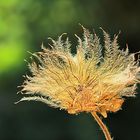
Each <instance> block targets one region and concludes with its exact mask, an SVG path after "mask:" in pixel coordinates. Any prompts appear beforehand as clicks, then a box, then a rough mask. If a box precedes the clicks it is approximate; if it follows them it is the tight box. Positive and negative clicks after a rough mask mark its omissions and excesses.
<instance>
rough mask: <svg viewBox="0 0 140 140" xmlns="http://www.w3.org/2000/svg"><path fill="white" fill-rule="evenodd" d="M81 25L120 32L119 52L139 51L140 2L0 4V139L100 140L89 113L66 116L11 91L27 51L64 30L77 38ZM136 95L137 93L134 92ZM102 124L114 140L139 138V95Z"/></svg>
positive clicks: (12, 0)
mask: <svg viewBox="0 0 140 140" xmlns="http://www.w3.org/2000/svg"><path fill="white" fill-rule="evenodd" d="M79 23H81V24H82V25H84V26H85V27H86V28H89V29H90V30H91V31H92V29H93V28H94V29H95V30H96V32H97V33H98V34H99V35H101V30H99V27H102V28H103V29H105V30H106V31H107V32H109V33H110V34H111V36H112V37H113V34H115V33H118V32H119V30H121V32H122V33H121V35H120V38H119V42H120V45H121V48H125V47H126V43H127V44H128V45H129V49H130V52H131V53H132V52H136V51H139V50H140V47H139V46H140V2H139V0H137V1H136V0H133V1H132V0H131V1H130V0H23V1H21V0H0V140H104V139H105V138H104V136H103V134H102V132H101V131H100V128H99V127H98V125H97V124H96V122H95V121H94V119H93V118H92V117H91V115H90V114H86V113H81V114H79V115H69V114H67V113H66V112H65V111H60V110H58V109H53V108H50V107H48V106H47V105H45V104H43V103H39V102H22V103H20V104H17V105H14V102H16V101H18V100H19V99H20V98H21V95H17V94H16V92H17V91H18V90H19V89H17V86H18V85H21V84H22V82H23V80H24V79H23V78H22V75H24V74H28V73H29V71H28V69H27V64H26V62H24V61H23V60H24V59H27V60H29V57H30V54H28V53H27V51H30V52H35V51H39V50H40V46H41V43H42V42H43V43H44V44H45V45H46V46H47V43H48V40H47V38H48V37H49V36H50V37H52V38H57V37H58V36H59V35H60V34H62V33H63V32H67V33H68V36H69V37H70V40H71V43H72V44H73V46H74V45H76V38H75V36H74V34H75V33H76V34H78V35H79V36H81V34H82V30H81V27H80V26H79V25H78V24H79ZM138 92H139V93H140V91H139V90H138ZM139 93H138V95H137V98H131V99H127V101H126V102H125V103H124V105H123V110H121V111H119V112H117V113H115V114H109V115H108V119H105V120H104V122H105V123H106V124H107V126H108V127H109V130H110V131H111V133H112V136H114V140H139V139H140V95H139Z"/></svg>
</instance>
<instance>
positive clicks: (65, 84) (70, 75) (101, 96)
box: [20, 27, 140, 140]
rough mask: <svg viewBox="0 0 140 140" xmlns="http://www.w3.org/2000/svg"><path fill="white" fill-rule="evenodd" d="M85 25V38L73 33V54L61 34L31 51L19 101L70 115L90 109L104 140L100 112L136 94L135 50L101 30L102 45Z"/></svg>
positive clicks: (106, 134)
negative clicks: (28, 72)
mask: <svg viewBox="0 0 140 140" xmlns="http://www.w3.org/2000/svg"><path fill="white" fill-rule="evenodd" d="M82 28H83V31H84V33H83V39H81V38H80V37H78V36H77V35H76V37H77V39H78V45H77V47H76V53H75V54H72V53H71V44H70V42H69V40H68V38H67V39H66V40H65V41H63V40H62V39H61V38H62V35H61V36H60V37H59V38H58V40H57V41H54V40H53V39H51V40H52V45H50V47H49V48H45V47H44V46H43V45H42V51H41V52H37V53H34V54H32V56H33V58H35V59H32V63H31V64H29V68H30V70H31V73H32V76H25V77H26V80H25V82H24V84H23V85H22V90H21V93H22V94H24V95H25V97H23V98H22V99H21V100H20V101H24V100H35V101H41V102H44V103H46V104H48V105H49V106H51V107H55V108H60V109H64V110H66V111H67V112H68V113H70V114H77V113H80V112H90V113H91V114H92V115H93V116H94V118H95V120H96V121H97V122H98V124H99V125H100V127H101V128H102V130H103V132H104V134H105V137H106V139H107V140H111V136H110V134H109V132H108V130H107V127H106V126H105V125H104V124H103V122H102V120H101V118H100V117H99V116H101V115H102V116H103V117H104V118H106V117H107V113H108V112H116V111H118V110H120V109H121V106H122V104H123V102H124V97H125V96H128V97H129V96H134V95H135V92H136V85H137V83H139V79H138V75H139V71H140V67H139V63H138V60H135V54H134V53H132V54H131V53H129V50H128V47H126V49H125V50H121V49H120V48H119V45H118V43H117V38H118V35H114V38H113V39H112V40H111V39H110V36H109V34H107V33H106V32H105V31H104V30H103V29H101V30H102V32H103V35H104V44H103V45H101V44H100V38H99V37H98V36H97V35H96V34H95V33H93V34H92V33H90V32H89V30H87V29H85V28H84V27H82Z"/></svg>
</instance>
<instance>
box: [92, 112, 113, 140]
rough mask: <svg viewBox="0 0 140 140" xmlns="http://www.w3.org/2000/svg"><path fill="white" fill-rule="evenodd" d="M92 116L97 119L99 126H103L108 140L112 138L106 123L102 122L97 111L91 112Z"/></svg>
mask: <svg viewBox="0 0 140 140" xmlns="http://www.w3.org/2000/svg"><path fill="white" fill-rule="evenodd" d="M91 114H92V116H93V117H94V119H95V120H96V121H97V123H98V124H99V126H100V127H101V129H102V131H103V133H104V135H105V138H106V140H112V138H111V135H110V133H109V131H108V129H107V127H106V125H105V124H104V123H103V122H102V120H101V118H100V117H99V116H98V115H97V113H96V112H91Z"/></svg>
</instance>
